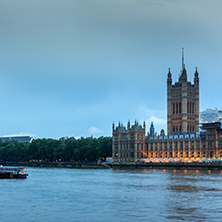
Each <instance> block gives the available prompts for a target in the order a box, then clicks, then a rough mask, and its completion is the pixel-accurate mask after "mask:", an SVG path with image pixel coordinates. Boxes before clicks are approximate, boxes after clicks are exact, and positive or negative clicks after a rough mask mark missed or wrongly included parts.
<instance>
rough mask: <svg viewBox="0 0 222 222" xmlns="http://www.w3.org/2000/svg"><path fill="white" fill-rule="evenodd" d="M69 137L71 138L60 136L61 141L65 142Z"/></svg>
mask: <svg viewBox="0 0 222 222" xmlns="http://www.w3.org/2000/svg"><path fill="white" fill-rule="evenodd" d="M67 139H69V137H68V136H63V137H60V138H59V140H61V141H63V142H64V141H66V140H67Z"/></svg>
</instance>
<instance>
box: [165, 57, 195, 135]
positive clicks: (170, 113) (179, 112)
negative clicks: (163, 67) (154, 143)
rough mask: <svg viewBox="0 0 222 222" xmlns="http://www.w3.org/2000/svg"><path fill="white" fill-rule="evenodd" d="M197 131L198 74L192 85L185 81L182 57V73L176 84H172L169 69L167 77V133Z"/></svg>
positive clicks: (185, 73)
mask: <svg viewBox="0 0 222 222" xmlns="http://www.w3.org/2000/svg"><path fill="white" fill-rule="evenodd" d="M198 131H199V74H198V72H197V68H196V71H195V73H194V84H191V82H188V81H187V71H186V69H185V65H184V56H183V55H182V71H181V74H180V77H179V80H178V82H175V84H174V85H173V84H172V75H171V72H170V69H169V72H168V76H167V133H168V135H172V134H179V133H193V132H198Z"/></svg>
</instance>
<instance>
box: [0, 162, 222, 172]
mask: <svg viewBox="0 0 222 222" xmlns="http://www.w3.org/2000/svg"><path fill="white" fill-rule="evenodd" d="M0 165H3V166H25V167H49V168H50V167H51V168H52V167H55V168H78V169H108V168H113V169H178V170H179V169H187V170H188V169H190V170H222V163H178V162H175V163H105V162H102V163H97V162H4V161H1V162H0Z"/></svg>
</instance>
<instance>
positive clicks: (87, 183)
mask: <svg viewBox="0 0 222 222" xmlns="http://www.w3.org/2000/svg"><path fill="white" fill-rule="evenodd" d="M27 171H28V173H29V178H28V179H23V180H21V179H2V180H0V188H1V190H0V200H1V202H0V221H1V222H4V221H10V222H11V221H12V222H15V221H22V222H25V221H47V222H50V221H53V222H54V221H95V222H100V221H115V222H119V221H120V222H122V221H123V222H125V221H126V222H129V221H210V222H212V221H220V222H221V221H222V172H221V171H217V172H214V171H211V172H210V171H191V170H176V171H175V170H152V169H148V170H114V169H107V170H102V169H101V170H100V169H64V168H62V169H58V168H27Z"/></svg>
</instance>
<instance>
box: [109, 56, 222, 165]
mask: <svg viewBox="0 0 222 222" xmlns="http://www.w3.org/2000/svg"><path fill="white" fill-rule="evenodd" d="M145 128H146V123H145V121H144V122H143V124H142V125H140V124H139V123H138V122H137V121H135V123H134V124H132V125H131V124H130V121H128V124H127V127H125V126H123V124H120V123H119V124H118V125H117V126H115V124H114V123H113V127H112V157H113V162H122V163H129V162H139V161H141V159H204V158H215V159H222V128H221V122H220V121H212V122H203V123H202V125H201V126H200V120H199V73H198V71H197V68H196V71H195V73H194V81H193V84H192V83H191V82H189V81H187V71H186V68H185V65H184V56H183V55H182V70H181V74H180V76H179V79H178V81H177V82H175V84H173V83H172V74H171V72H170V69H169V72H168V74H167V135H165V132H164V130H161V132H160V134H159V135H157V134H156V133H155V130H154V124H153V123H151V126H150V131H149V133H148V134H147V135H146V131H145ZM199 128H201V131H199Z"/></svg>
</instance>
